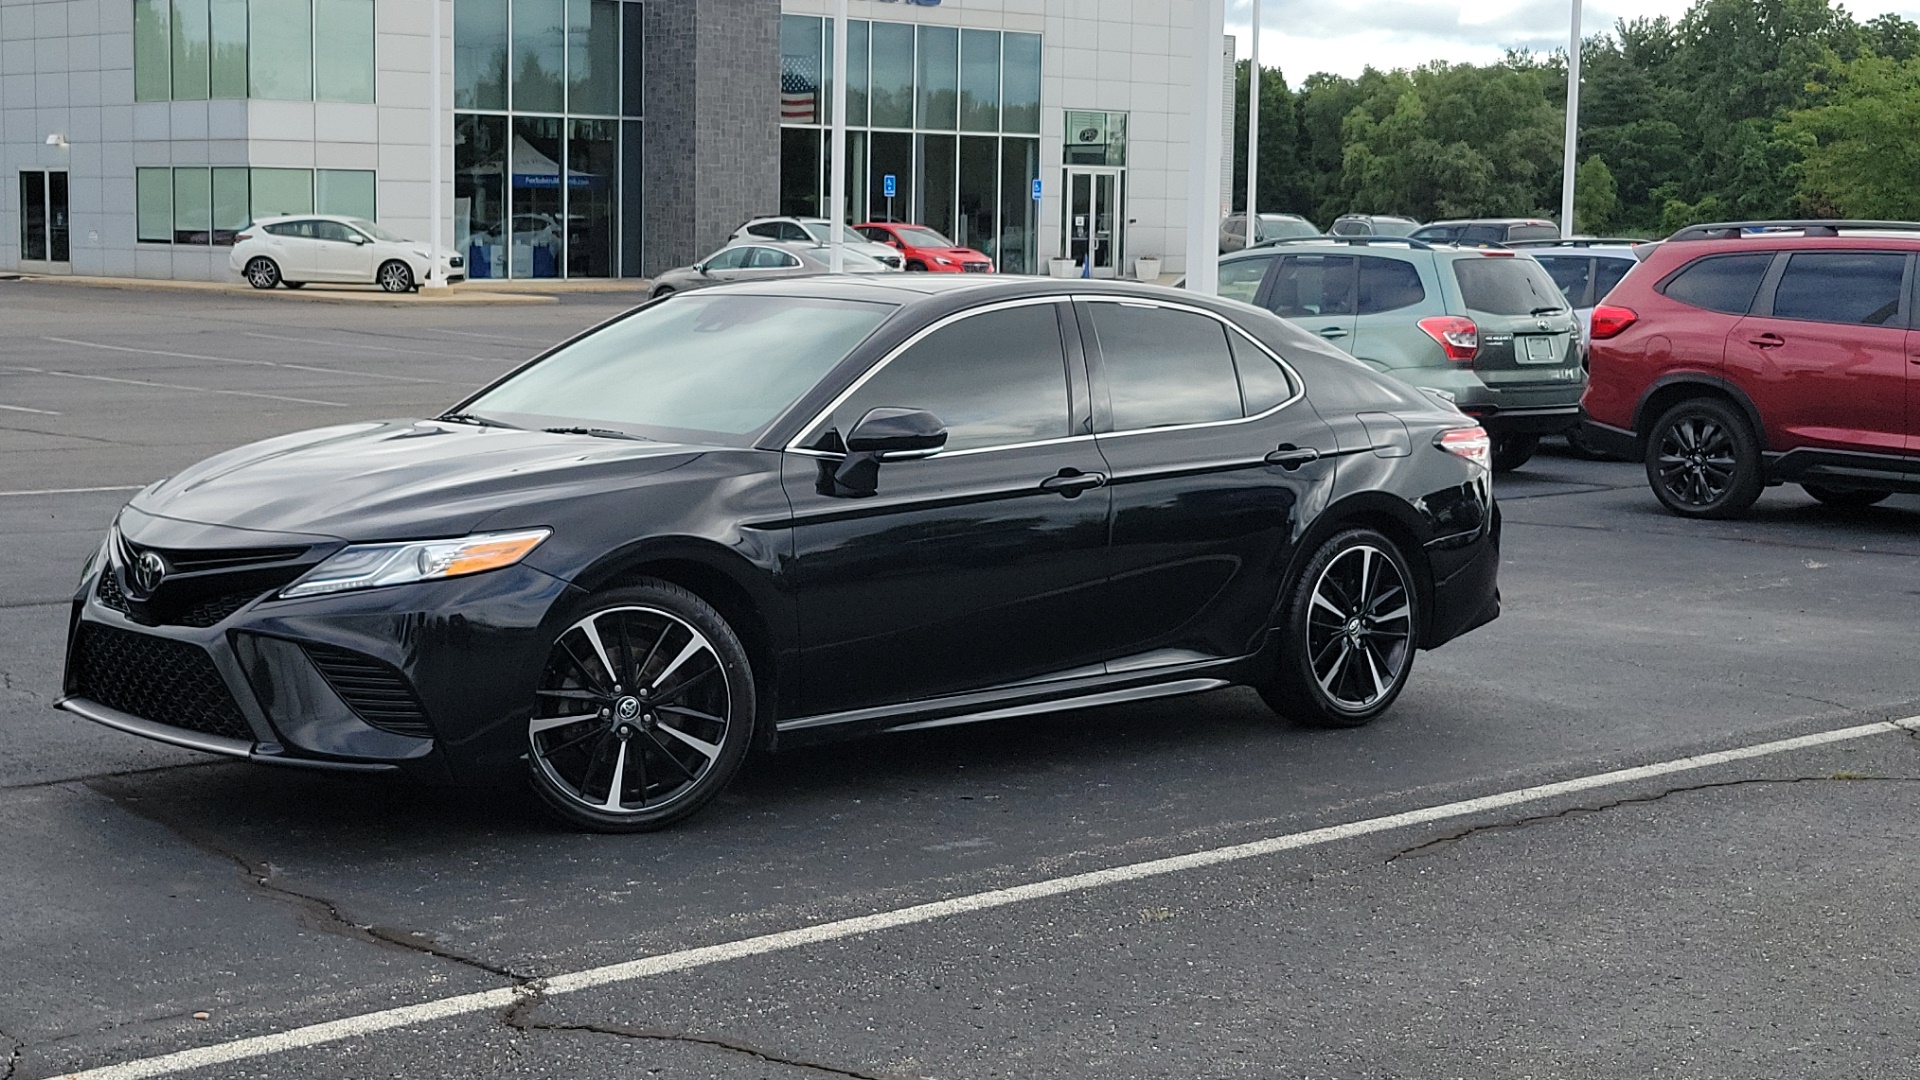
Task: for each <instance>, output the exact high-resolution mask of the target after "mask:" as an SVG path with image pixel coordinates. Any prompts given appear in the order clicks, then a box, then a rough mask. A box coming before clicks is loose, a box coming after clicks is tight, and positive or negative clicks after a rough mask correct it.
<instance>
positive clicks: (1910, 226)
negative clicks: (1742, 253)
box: [1667, 219, 1920, 241]
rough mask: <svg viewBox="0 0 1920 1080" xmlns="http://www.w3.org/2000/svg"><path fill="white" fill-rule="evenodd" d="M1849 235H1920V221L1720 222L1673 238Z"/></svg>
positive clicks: (1671, 238) (1688, 229) (1716, 238)
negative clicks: (1862, 232) (1874, 233)
mask: <svg viewBox="0 0 1920 1080" xmlns="http://www.w3.org/2000/svg"><path fill="white" fill-rule="evenodd" d="M1842 229H1845V230H1848V231H1849V232H1853V231H1860V230H1866V231H1870V232H1920V221H1853V220H1839V221H1836V220H1818V219H1810V220H1806V221H1718V222H1714V223H1712V224H1710V225H1689V226H1687V227H1686V228H1684V229H1681V230H1680V231H1679V232H1677V233H1674V234H1673V235H1672V236H1669V237H1667V239H1668V240H1669V241H1674V240H1738V239H1739V238H1741V237H1742V236H1751V235H1772V234H1778V233H1784V232H1797V233H1799V234H1800V235H1801V236H1812V237H1832V236H1839V235H1840V230H1842Z"/></svg>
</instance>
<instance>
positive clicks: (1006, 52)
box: [1000, 32, 1040, 135]
mask: <svg viewBox="0 0 1920 1080" xmlns="http://www.w3.org/2000/svg"><path fill="white" fill-rule="evenodd" d="M1001 36H1002V37H1003V38H1004V49H1003V53H1002V54H1003V56H1004V58H1005V59H1004V61H1003V64H1002V82H1001V86H1002V88H1003V89H1002V91H1001V105H1000V130H1002V131H1005V132H1009V133H1016V134H1022V135H1038V134H1040V35H1039V34H1015V33H1012V32H1008V33H1006V34H1003V35H1001Z"/></svg>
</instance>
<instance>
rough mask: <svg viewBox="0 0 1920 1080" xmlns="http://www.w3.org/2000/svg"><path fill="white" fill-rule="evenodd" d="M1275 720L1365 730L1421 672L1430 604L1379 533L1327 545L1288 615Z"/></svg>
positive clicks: (1269, 697)
mask: <svg viewBox="0 0 1920 1080" xmlns="http://www.w3.org/2000/svg"><path fill="white" fill-rule="evenodd" d="M1282 614H1283V617H1284V618H1285V620H1286V621H1285V622H1284V623H1283V624H1282V626H1281V632H1280V655H1279V658H1278V665H1277V670H1276V671H1275V672H1274V677H1273V678H1272V679H1270V680H1269V681H1268V682H1266V683H1265V684H1264V685H1262V686H1260V687H1259V690H1260V696H1261V697H1262V698H1263V699H1265V700H1266V703H1267V705H1268V706H1270V707H1271V708H1272V709H1273V711H1274V712H1277V713H1279V714H1280V715H1281V716H1284V717H1287V718H1288V719H1291V720H1294V721H1296V722H1298V723H1302V724H1308V725H1311V726H1313V727H1327V728H1349V727H1360V726H1361V725H1363V724H1367V723H1369V722H1371V721H1372V720H1374V719H1375V718H1376V717H1378V716H1379V715H1380V714H1381V713H1384V712H1386V711H1387V709H1388V707H1390V706H1391V705H1392V704H1393V702H1394V699H1395V698H1397V697H1399V696H1400V691H1401V690H1402V689H1404V688H1405V687H1406V685H1407V676H1408V675H1409V674H1410V673H1411V671H1412V669H1413V653H1414V648H1415V646H1416V645H1417V644H1418V642H1417V640H1416V634H1417V628H1418V627H1419V625H1420V598H1419V594H1418V592H1417V590H1416V589H1415V588H1414V578H1413V571H1412V570H1411V568H1409V567H1408V565H1407V560H1406V558H1405V557H1404V556H1403V555H1401V553H1400V549H1399V548H1398V547H1396V546H1395V545H1394V542H1393V541H1392V540H1390V539H1388V538H1387V537H1386V536H1384V535H1382V534H1380V533H1378V532H1375V531H1374V530H1372V529H1349V530H1347V531H1346V532H1342V533H1340V534H1338V535H1336V536H1334V537H1333V538H1332V539H1330V540H1328V541H1327V542H1326V543H1324V544H1322V545H1320V548H1319V550H1317V551H1315V552H1314V553H1313V558H1311V559H1309V560H1308V561H1307V566H1306V569H1305V570H1304V571H1303V572H1302V573H1301V575H1300V579H1299V580H1298V581H1297V582H1295V583H1294V586H1293V591H1292V593H1291V594H1290V595H1289V596H1288V598H1287V603H1286V606H1285V608H1284V609H1283V612H1282Z"/></svg>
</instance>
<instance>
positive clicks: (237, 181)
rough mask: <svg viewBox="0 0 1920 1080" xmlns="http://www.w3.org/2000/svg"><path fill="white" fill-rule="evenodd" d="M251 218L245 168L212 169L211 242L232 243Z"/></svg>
mask: <svg viewBox="0 0 1920 1080" xmlns="http://www.w3.org/2000/svg"><path fill="white" fill-rule="evenodd" d="M368 175H372V174H371V173H369V174H368ZM251 220H252V218H251V217H249V216H248V214H247V170H246V169H244V168H238V169H215V170H213V242H214V243H216V244H223V245H224V244H231V243H233V237H234V234H235V233H237V232H239V231H240V230H241V229H244V228H246V226H247V222H249V221H251Z"/></svg>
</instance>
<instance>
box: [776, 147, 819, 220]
mask: <svg viewBox="0 0 1920 1080" xmlns="http://www.w3.org/2000/svg"><path fill="white" fill-rule="evenodd" d="M824 134H825V133H824V132H822V131H820V130H818V129H816V128H800V127H789V128H781V129H780V212H781V213H782V214H790V215H793V216H796V217H818V216H820V212H821V205H822V200H821V198H820V191H821V188H822V186H823V185H824V181H823V179H822V177H823V175H824V174H823V173H822V170H821V155H822V148H821V145H820V144H821V141H822V137H823V135H824Z"/></svg>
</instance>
